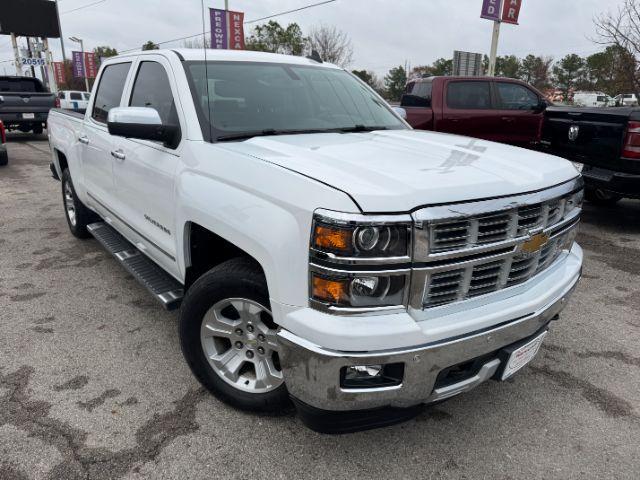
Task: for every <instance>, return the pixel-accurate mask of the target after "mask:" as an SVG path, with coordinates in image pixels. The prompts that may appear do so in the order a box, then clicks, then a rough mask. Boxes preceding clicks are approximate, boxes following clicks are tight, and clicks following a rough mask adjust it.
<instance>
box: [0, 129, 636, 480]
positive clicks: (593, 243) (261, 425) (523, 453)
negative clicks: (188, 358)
mask: <svg viewBox="0 0 640 480" xmlns="http://www.w3.org/2000/svg"><path fill="white" fill-rule="evenodd" d="M8 147H9V165H8V166H7V167H0V479H1V480H8V479H21V480H22V479H56V480H57V479H119V478H126V479H147V478H149V479H211V478H217V479H222V478H243V479H251V478H253V479H265V478H296V479H305V478H314V479H315V478H331V479H356V478H362V479H371V478H376V479H381V478H392V479H404V478H411V479H492V480H494V479H525V478H526V479H572V478H576V479H577V478H580V479H634V480H635V479H638V478H640V201H629V200H625V201H623V202H621V203H620V204H619V205H618V206H616V207H613V208H597V207H593V206H591V205H586V207H585V214H584V217H583V225H582V227H581V231H580V235H579V238H578V241H579V242H580V244H581V245H582V246H583V248H584V249H585V265H584V277H583V280H582V282H581V283H580V285H579V287H578V290H577V292H576V293H575V295H574V297H573V299H572V301H571V302H570V305H569V307H568V308H567V309H566V310H565V312H564V314H563V315H562V317H561V319H560V321H558V322H555V323H554V324H553V326H552V329H551V333H550V335H549V336H548V337H547V339H546V340H545V344H544V346H543V349H542V350H541V352H540V354H539V355H538V357H537V358H536V359H535V360H534V362H533V363H532V364H531V365H530V366H528V367H527V368H525V369H524V370H523V371H522V372H521V373H519V374H518V375H517V376H516V377H515V378H513V379H511V380H509V381H507V382H505V383H497V382H489V383H486V384H484V385H482V386H481V387H479V388H477V389H476V390H474V391H472V392H470V393H467V394H464V395H461V396H458V397H456V398H454V399H452V400H450V401H448V402H446V403H443V404H440V405H438V406H436V407H432V408H429V409H426V410H425V411H424V413H422V414H421V415H420V416H418V417H417V418H416V419H414V420H412V421H409V422H407V423H404V424H401V425H397V426H393V427H389V428H384V429H379V430H373V431H368V432H360V433H355V434H350V435H342V436H327V435H321V434H317V433H314V432H312V431H310V430H308V429H307V428H306V427H304V426H303V425H302V423H301V422H300V421H299V420H298V419H297V418H296V417H295V415H294V414H289V415H285V416H280V417H268V416H258V415H251V414H247V413H243V412H240V411H237V410H234V409H233V408H230V407H228V406H226V405H224V404H222V403H220V402H219V401H217V400H216V399H215V398H214V397H212V396H211V395H209V394H208V393H206V392H205V391H203V389H202V388H201V387H200V385H199V384H198V382H197V381H196V380H195V379H194V377H193V376H192V375H191V373H190V371H189V369H188V368H187V366H186V364H185V362H184V361H183V359H182V354H181V353H180V347H179V344H178V338H177V314H176V313H175V312H173V313H170V312H165V311H164V310H163V309H162V308H161V307H160V306H159V305H158V304H156V303H155V302H154V300H153V299H152V298H151V297H150V296H149V295H148V294H147V292H146V290H145V289H144V288H143V287H141V286H139V285H138V284H137V283H136V281H135V280H134V279H133V278H132V277H131V276H130V275H128V274H127V272H125V271H124V270H123V269H122V268H121V267H120V266H119V265H118V264H117V263H116V262H115V261H114V260H113V259H112V258H111V257H110V256H109V255H108V254H107V253H105V252H104V251H103V250H102V248H101V247H100V246H99V245H98V243H97V242H96V241H95V240H86V241H80V240H77V239H76V238H74V237H73V236H72V235H71V234H70V233H69V231H68V229H67V225H66V223H65V218H64V214H63V209H62V203H61V194H60V183H59V182H57V181H56V180H54V179H53V178H51V174H50V172H49V168H48V164H49V150H48V144H47V140H46V136H39V137H36V136H32V135H25V134H13V135H12V134H10V135H9V146H8Z"/></svg>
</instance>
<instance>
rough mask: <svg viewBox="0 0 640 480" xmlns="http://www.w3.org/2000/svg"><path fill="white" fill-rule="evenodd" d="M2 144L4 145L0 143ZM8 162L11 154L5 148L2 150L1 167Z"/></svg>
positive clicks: (0, 152)
mask: <svg viewBox="0 0 640 480" xmlns="http://www.w3.org/2000/svg"><path fill="white" fill-rule="evenodd" d="M1 146H2V145H0V147H1ZM8 163H9V154H8V153H7V151H6V150H4V149H2V150H0V167H4V166H5V165H6V164H8Z"/></svg>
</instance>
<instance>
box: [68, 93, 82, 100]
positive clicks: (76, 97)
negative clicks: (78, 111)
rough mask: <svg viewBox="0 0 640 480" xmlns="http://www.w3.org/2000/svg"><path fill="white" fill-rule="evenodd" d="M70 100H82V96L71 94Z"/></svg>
mask: <svg viewBox="0 0 640 480" xmlns="http://www.w3.org/2000/svg"><path fill="white" fill-rule="evenodd" d="M69 98H70V99H71V100H82V94H81V93H80V92H71V93H70V94H69Z"/></svg>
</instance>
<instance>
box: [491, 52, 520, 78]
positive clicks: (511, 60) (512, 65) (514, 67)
mask: <svg viewBox="0 0 640 480" xmlns="http://www.w3.org/2000/svg"><path fill="white" fill-rule="evenodd" d="M520 67H521V65H520V59H518V57H516V56H515V55H508V56H506V57H498V58H496V75H497V76H498V77H506V78H520Z"/></svg>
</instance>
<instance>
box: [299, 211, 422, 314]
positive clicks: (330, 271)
mask: <svg viewBox="0 0 640 480" xmlns="http://www.w3.org/2000/svg"><path fill="white" fill-rule="evenodd" d="M411 231H412V224H411V218H410V217H409V216H408V215H399V216H396V215H389V216H387V215H385V216H367V215H356V214H345V213H338V212H329V211H324V210H323V211H318V212H316V215H314V219H313V227H312V232H311V242H310V243H311V245H310V263H311V265H310V270H311V273H310V278H309V281H310V285H309V287H310V288H309V290H310V298H311V304H312V306H314V307H316V308H321V309H324V310H327V311H332V310H334V311H335V309H339V313H345V310H348V309H352V310H353V311H354V312H358V313H359V312H366V311H369V310H375V309H378V308H386V307H398V308H403V307H404V306H405V305H406V297H407V295H406V292H407V288H408V286H409V269H410V262H411Z"/></svg>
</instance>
